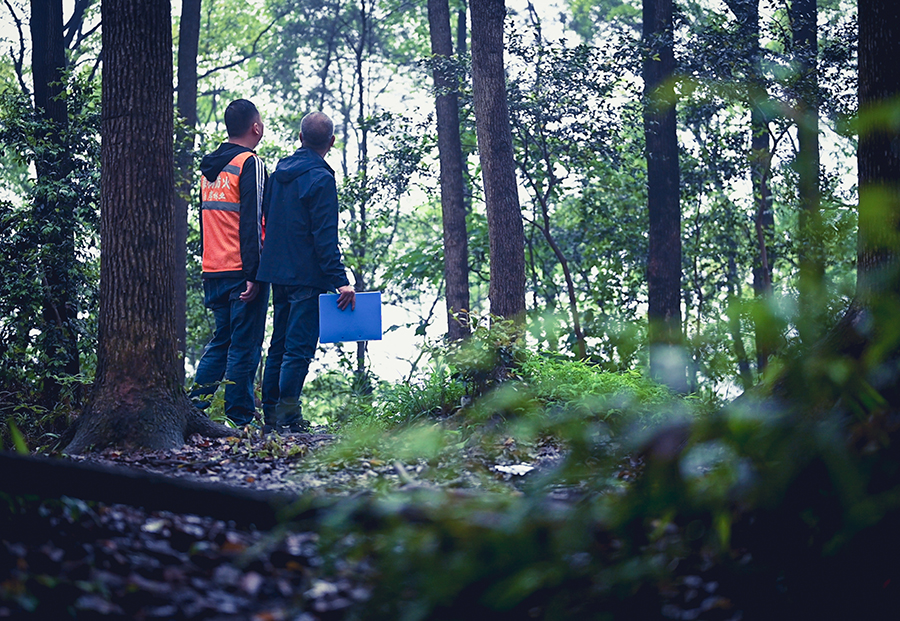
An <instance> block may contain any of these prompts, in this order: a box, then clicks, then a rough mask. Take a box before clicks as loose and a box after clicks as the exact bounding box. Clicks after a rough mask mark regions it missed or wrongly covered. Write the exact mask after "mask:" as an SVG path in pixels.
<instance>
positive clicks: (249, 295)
mask: <svg viewBox="0 0 900 621" xmlns="http://www.w3.org/2000/svg"><path fill="white" fill-rule="evenodd" d="M257 295H259V283H258V282H253V281H252V280H248V281H247V288H246V289H244V292H243V293H242V294H241V302H252V301H253V300H255V299H256V296H257Z"/></svg>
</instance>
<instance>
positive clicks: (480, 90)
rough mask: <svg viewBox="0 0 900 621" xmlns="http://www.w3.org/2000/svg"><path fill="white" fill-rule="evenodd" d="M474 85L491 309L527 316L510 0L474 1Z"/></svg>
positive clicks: (514, 316) (502, 314) (505, 314)
mask: <svg viewBox="0 0 900 621" xmlns="http://www.w3.org/2000/svg"><path fill="white" fill-rule="evenodd" d="M469 9H470V12H471V15H472V87H473V91H474V103H475V125H476V130H477V135H478V152H479V157H480V160H481V175H482V180H483V182H484V198H485V206H486V209H487V222H488V238H489V248H490V254H491V256H490V274H491V275H490V279H491V282H490V287H489V297H490V301H491V313H492V314H494V315H497V316H500V317H505V318H510V319H517V320H521V319H524V313H525V232H524V227H523V225H522V212H521V210H520V208H519V192H518V185H517V183H516V168H515V161H514V159H513V146H512V131H511V129H510V125H509V104H508V102H507V97H506V73H505V70H504V66H503V21H504V19H505V18H506V6H505V3H504V0H472V1H471V2H470V6H469Z"/></svg>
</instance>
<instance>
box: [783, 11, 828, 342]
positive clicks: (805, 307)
mask: <svg viewBox="0 0 900 621" xmlns="http://www.w3.org/2000/svg"><path fill="white" fill-rule="evenodd" d="M789 15H790V20H791V34H792V46H793V47H792V52H793V57H794V64H795V66H796V70H797V72H798V74H799V75H798V77H797V83H796V87H795V94H794V97H795V101H796V103H795V105H796V115H797V141H798V143H799V147H798V152H797V161H796V168H797V177H798V188H797V190H798V196H799V199H800V214H799V222H798V228H799V231H798V236H797V253H798V255H799V265H800V275H799V283H798V288H799V309H800V312H799V319H798V321H797V329H798V331H799V332H800V337H801V338H802V339H803V340H804V342H806V343H813V342H815V341H816V340H817V339H818V337H819V336H820V335H821V325H822V321H821V319H822V317H823V316H824V312H823V308H822V306H823V305H822V302H821V296H820V295H819V293H818V292H819V291H820V290H821V287H822V279H823V277H824V276H825V265H824V256H823V252H822V221H821V214H820V212H819V95H818V88H819V80H818V72H817V69H816V67H817V58H816V57H817V55H818V50H819V46H818V42H817V33H818V30H817V26H816V19H817V17H818V11H817V7H816V0H792V2H791V6H790V11H789Z"/></svg>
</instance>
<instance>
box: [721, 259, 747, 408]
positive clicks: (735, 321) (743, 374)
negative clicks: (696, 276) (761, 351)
mask: <svg viewBox="0 0 900 621" xmlns="http://www.w3.org/2000/svg"><path fill="white" fill-rule="evenodd" d="M727 283H728V307H727V315H728V329H729V331H730V332H731V340H732V341H734V355H735V357H736V358H737V363H738V376H739V377H740V378H741V387H742V388H743V389H744V390H750V388H751V387H752V386H753V375H752V374H751V372H750V362H749V361H748V360H747V350H746V348H745V347H744V338H743V336H741V315H740V313H739V312H738V308H737V304H738V302H739V301H740V299H741V283H740V281H739V280H738V277H737V264H736V263H735V261H734V257H729V258H728V281H727Z"/></svg>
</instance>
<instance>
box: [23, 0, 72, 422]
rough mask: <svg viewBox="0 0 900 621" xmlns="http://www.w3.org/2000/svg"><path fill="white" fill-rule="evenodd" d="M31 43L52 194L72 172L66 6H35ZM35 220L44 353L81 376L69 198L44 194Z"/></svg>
mask: <svg viewBox="0 0 900 621" xmlns="http://www.w3.org/2000/svg"><path fill="white" fill-rule="evenodd" d="M31 40H32V41H34V42H37V44H36V45H33V46H32V47H33V49H32V59H31V72H32V80H33V84H34V106H35V111H36V113H37V115H38V116H39V118H41V119H42V120H43V121H45V122H46V123H47V124H48V126H49V128H50V131H49V133H48V135H47V138H49V141H50V143H51V144H52V147H51V148H49V149H44V150H43V151H44V153H45V154H46V156H47V157H41V158H37V159H36V161H35V169H36V172H37V176H38V185H39V187H41V188H50V187H52V186H53V185H54V184H60V183H64V182H65V180H66V177H67V176H68V174H69V171H70V169H71V164H70V161H69V157H70V156H69V145H68V144H67V137H66V134H67V131H68V124H69V121H68V109H67V107H68V97H67V95H66V83H65V81H66V77H65V73H66V51H65V39H64V36H63V8H62V0H32V1H31ZM35 217H36V218H38V219H39V220H40V221H41V222H44V223H45V224H46V227H45V231H46V233H45V238H44V239H43V243H42V246H43V248H42V253H41V254H42V256H43V257H44V264H43V272H44V278H43V282H42V286H43V288H44V305H43V312H42V319H43V323H44V326H43V330H42V332H43V333H42V335H41V342H42V344H43V350H44V353H45V354H46V355H47V356H48V357H50V358H51V359H54V360H59V359H60V358H62V364H61V365H60V367H61V370H62V371H63V372H64V373H66V374H68V375H78V373H79V370H80V364H79V356H78V338H77V334H76V332H75V330H74V328H73V326H72V320H73V319H74V316H73V315H74V309H73V308H72V302H73V299H74V293H73V290H72V288H73V287H72V280H71V276H70V274H71V271H72V269H73V268H74V266H75V222H74V221H75V213H74V210H73V207H72V205H71V204H70V203H68V202H67V201H66V199H65V193H62V192H57V191H55V190H53V191H42V192H40V193H39V195H38V196H37V197H36V204H35ZM54 375H55V374H54V373H50V372H48V373H47V377H46V378H45V379H44V382H43V386H42V398H43V404H44V406H45V407H47V408H48V409H53V408H54V407H55V406H56V405H57V403H58V402H59V399H60V397H61V394H60V393H61V391H62V386H61V384H60V383H59V382H58V381H57V380H56V379H55V377H54ZM73 396H74V398H75V401H76V404H77V403H79V402H80V400H81V395H80V392H79V391H76V393H75V394H74V395H73Z"/></svg>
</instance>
